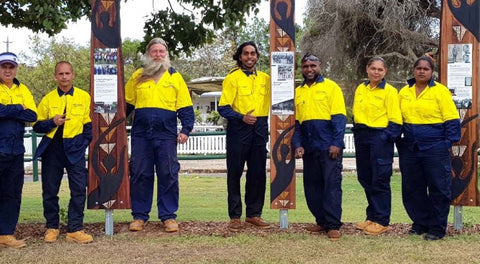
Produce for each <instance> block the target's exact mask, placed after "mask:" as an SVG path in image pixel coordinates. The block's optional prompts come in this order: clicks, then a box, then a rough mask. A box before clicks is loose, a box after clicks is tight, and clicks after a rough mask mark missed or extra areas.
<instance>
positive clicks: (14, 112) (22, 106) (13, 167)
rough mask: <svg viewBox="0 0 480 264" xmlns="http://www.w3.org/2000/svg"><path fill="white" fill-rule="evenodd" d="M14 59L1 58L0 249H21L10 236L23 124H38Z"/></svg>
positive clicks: (17, 208)
mask: <svg viewBox="0 0 480 264" xmlns="http://www.w3.org/2000/svg"><path fill="white" fill-rule="evenodd" d="M17 67H18V59H17V55H15V54H14V53H11V52H4V53H1V54H0V246H2V247H11V248H21V247H24V246H25V245H26V244H25V241H23V240H17V239H16V238H15V237H14V236H13V233H14V231H15V227H16V225H17V222H18V216H19V214H20V203H21V198H22V188H23V178H24V167H23V155H24V152H25V147H24V146H23V135H24V133H25V124H26V123H27V122H35V121H36V120H37V107H36V106H35V101H34V100H33V96H32V94H31V93H30V91H29V90H28V88H27V86H25V85H24V84H22V83H20V82H19V81H18V80H17V79H16V78H15V77H16V75H17Z"/></svg>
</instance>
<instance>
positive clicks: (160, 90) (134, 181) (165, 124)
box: [125, 38, 195, 232]
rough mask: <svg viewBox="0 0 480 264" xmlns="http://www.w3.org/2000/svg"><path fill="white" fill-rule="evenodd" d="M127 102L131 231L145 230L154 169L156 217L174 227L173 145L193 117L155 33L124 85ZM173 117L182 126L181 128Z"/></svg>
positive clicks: (182, 136)
mask: <svg viewBox="0 0 480 264" xmlns="http://www.w3.org/2000/svg"><path fill="white" fill-rule="evenodd" d="M125 101H126V103H127V116H129V114H130V113H131V112H132V111H133V110H135V116H134V119H133V124H132V130H131V138H132V141H131V145H132V150H131V153H132V155H131V157H130V198H131V202H132V216H133V221H132V222H131V223H130V227H129V230H130V231H141V230H143V229H144V226H145V223H146V222H147V220H148V219H149V213H150V210H151V208H152V199H153V183H154V170H155V172H156V174H157V177H158V179H157V192H158V193H157V207H158V218H159V219H160V220H161V221H162V222H163V224H164V226H165V231H166V232H177V231H178V224H177V222H176V217H177V215H176V214H175V213H176V211H177V209H178V196H179V188H178V171H179V170H180V164H179V163H178V157H177V144H178V143H180V144H183V143H185V142H186V141H187V139H188V136H189V133H190V131H191V130H192V129H193V123H194V119H195V118H194V113H193V106H192V105H193V104H192V100H191V98H190V93H189V92H188V88H187V85H186V83H185V81H184V80H183V78H182V76H181V75H180V73H178V72H177V71H176V70H175V69H174V68H172V67H171V65H170V59H169V57H168V47H167V44H166V43H165V41H164V40H163V39H161V38H154V39H152V40H151V41H150V42H149V43H148V45H147V50H146V52H145V60H144V67H143V68H140V69H138V70H137V71H136V72H134V73H133V75H132V77H131V78H130V80H128V82H127V84H126V86H125ZM177 117H178V118H179V119H180V122H181V125H182V128H181V130H180V132H179V133H177Z"/></svg>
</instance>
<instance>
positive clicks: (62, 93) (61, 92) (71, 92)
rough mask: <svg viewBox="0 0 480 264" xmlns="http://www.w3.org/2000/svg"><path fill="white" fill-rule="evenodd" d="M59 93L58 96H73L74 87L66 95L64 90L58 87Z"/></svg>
mask: <svg viewBox="0 0 480 264" xmlns="http://www.w3.org/2000/svg"><path fill="white" fill-rule="evenodd" d="M57 92H58V96H62V95H67V94H69V95H71V96H73V86H72V88H70V90H68V92H66V93H64V92H63V91H62V90H60V88H58V87H57Z"/></svg>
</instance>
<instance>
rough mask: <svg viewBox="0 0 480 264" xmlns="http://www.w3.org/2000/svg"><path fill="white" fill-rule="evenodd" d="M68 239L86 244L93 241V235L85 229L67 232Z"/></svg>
mask: <svg viewBox="0 0 480 264" xmlns="http://www.w3.org/2000/svg"><path fill="white" fill-rule="evenodd" d="M67 241H73V242H77V243H80V244H86V243H90V242H92V241H93V237H92V236H91V235H89V234H87V233H85V231H83V230H80V231H77V232H72V233H67Z"/></svg>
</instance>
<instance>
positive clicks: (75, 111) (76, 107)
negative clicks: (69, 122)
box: [71, 103, 85, 117]
mask: <svg viewBox="0 0 480 264" xmlns="http://www.w3.org/2000/svg"><path fill="white" fill-rule="evenodd" d="M71 113H72V115H74V116H77V117H79V116H83V115H84V114H85V105H84V104H79V103H74V104H73V106H72V109H71Z"/></svg>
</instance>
